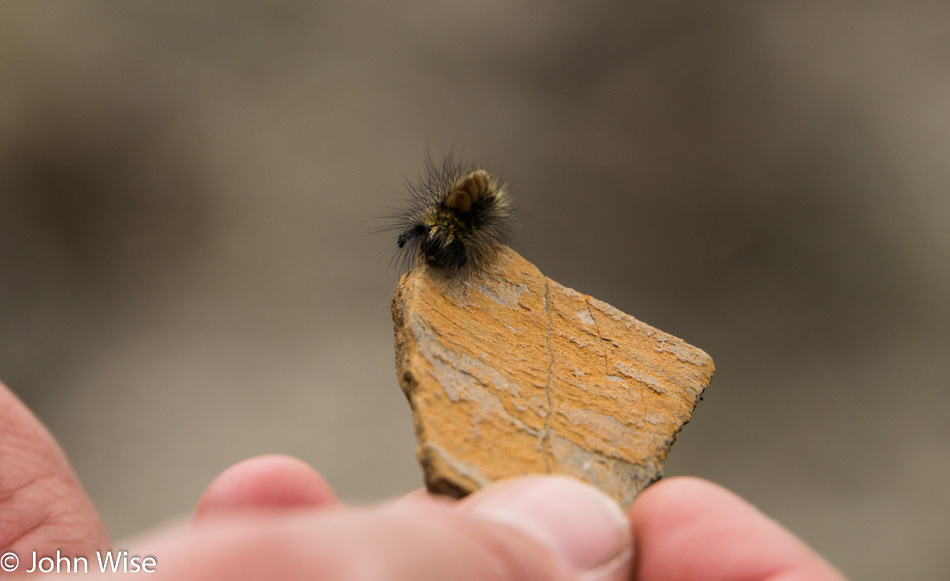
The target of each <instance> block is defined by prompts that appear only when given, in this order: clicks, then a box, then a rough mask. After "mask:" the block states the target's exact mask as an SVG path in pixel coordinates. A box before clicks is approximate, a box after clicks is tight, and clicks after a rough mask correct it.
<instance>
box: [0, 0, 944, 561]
mask: <svg viewBox="0 0 950 581" xmlns="http://www.w3.org/2000/svg"><path fill="white" fill-rule="evenodd" d="M948 25H950V4H947V3H945V2H921V1H917V2H905V3H901V4H899V5H897V4H893V5H887V4H885V3H848V2H799V3H784V2H756V3H753V2H748V3H738V2H732V3H711V4H710V3H699V2H692V3H690V2H665V3H647V2H630V1H627V0H623V1H620V0H603V1H596V0H595V1H593V2H585V3H572V4H564V3H546V2H527V1H521V2H497V1H496V2H481V3H453V4H443V3H426V2H416V3H401V2H379V1H377V2H349V3H346V4H345V5H344V4H343V3H335V4H318V3H311V2H303V1H300V2H271V3H260V4H258V5H255V6H242V7H239V6H238V5H235V4H231V3H215V2H197V3H195V2H177V3H157V2H152V3H127V2H118V1H116V2H19V3H14V2H5V3H3V4H2V5H0V378H2V380H3V381H4V382H6V383H7V384H8V385H9V386H10V387H11V388H12V389H13V390H14V391H15V392H16V393H18V394H19V395H20V397H22V398H23V399H24V400H25V401H26V402H27V403H28V404H29V405H30V406H32V407H33V409H35V410H36V412H37V414H38V415H39V416H40V417H41V418H42V419H43V420H44V421H45V422H46V423H47V424H48V425H49V427H50V429H51V430H52V431H53V433H54V434H55V435H56V436H57V437H58V438H59V440H60V441H61V442H62V444H63V446H64V447H65V449H66V452H67V453H68V455H69V456H70V458H71V459H72V461H73V464H74V465H75V467H76V470H77V471H78V473H79V475H80V477H81V479H82V480H83V482H84V483H85V485H86V487H87V488H88V490H89V493H90V495H91V496H92V498H93V500H94V501H95V503H96V504H97V505H98V507H99V509H100V511H101V513H102V515H103V518H104V519H105V521H106V524H107V525H108V527H109V528H110V530H111V532H112V533H113V535H115V536H116V537H121V536H123V535H127V534H130V533H133V532H135V531H137V530H140V529H142V528H144V527H148V526H150V525H153V524H155V523H157V522H160V521H162V520H164V519H167V518H169V517H171V516H174V515H177V514H180V513H183V512H186V511H189V510H190V509H191V508H192V507H193V505H194V503H195V501H196V500H197V498H198V496H199V494H200V493H201V491H202V489H203V487H204V486H205V485H206V484H207V483H208V482H209V481H210V480H211V479H212V478H213V477H214V476H215V475H216V474H217V473H219V472H220V471H221V470H222V469H224V468H225V467H227V466H228V465H230V464H231V463H234V462H236V461H238V460H241V459H244V458H247V457H249V456H252V455H255V454H261V453H267V452H283V453H288V454H294V455H297V456H299V457H301V458H303V459H305V460H306V461H308V462H310V463H312V464H313V465H314V466H316V467H317V468H318V469H320V470H321V471H322V473H323V474H324V475H325V476H326V477H327V478H328V480H329V481H330V482H331V484H333V485H334V486H335V487H336V489H337V490H338V491H339V492H340V494H341V495H342V497H343V498H345V499H347V500H351V501H357V502H359V501H373V500H378V499H382V498H385V497H388V496H392V495H397V494H401V493H404V492H406V491H408V490H411V489H413V488H415V487H417V486H419V485H420V482H421V475H420V471H419V469H418V467H417V466H416V464H415V458H414V444H415V442H414V438H413V434H412V425H411V418H410V413H409V408H408V405H407V404H406V402H405V400H404V398H403V395H402V393H401V392H400V390H399V388H398V385H397V382H396V377H395V373H394V364H393V352H392V327H391V322H390V319H389V310H388V305H389V298H390V295H391V292H392V290H393V288H394V285H395V283H396V280H397V277H398V274H399V273H398V272H396V271H395V270H394V269H392V268H390V267H389V264H388V259H387V258H386V255H385V249H386V248H387V246H388V245H390V244H391V243H392V239H391V237H387V236H380V235H376V234H372V233H371V231H372V230H373V229H374V228H375V227H377V226H379V225H380V222H379V220H378V216H381V215H384V214H386V213H388V212H390V211H391V209H392V208H393V207H398V205H399V203H400V200H401V195H402V192H403V177H404V176H405V177H408V178H412V177H413V176H415V175H416V172H417V171H418V170H419V169H420V168H421V166H422V162H423V159H424V155H425V149H426V147H428V148H429V150H430V151H431V152H433V154H435V155H441V154H442V153H445V152H448V151H451V150H453V149H454V151H455V152H456V153H457V154H461V155H463V156H465V157H466V158H469V159H474V160H480V161H484V162H486V163H487V164H488V165H489V166H490V167H492V168H495V169H497V170H500V171H501V172H502V173H503V175H504V176H505V177H506V178H507V179H508V180H509V181H510V183H511V184H512V187H513V189H514V191H515V192H516V195H517V196H518V197H519V200H520V201H521V205H522V206H524V207H525V212H524V215H525V218H524V219H523V220H522V223H521V228H520V233H519V235H518V239H517V243H516V244H515V245H514V246H515V248H516V249H517V250H518V251H519V252H521V253H522V254H523V255H524V256H526V257H527V258H528V259H529V260H531V261H533V262H535V263H536V264H537V265H538V266H539V267H540V268H541V270H542V271H543V272H544V273H545V274H547V275H549V276H550V277H552V278H553V279H555V280H557V281H559V282H560V283H562V284H564V285H566V286H569V287H573V288H575V289H577V290H580V291H582V292H585V293H588V294H591V295H593V296H595V297H597V298H600V299H603V300H605V301H607V302H609V303H611V304H613V305H614V306H616V307H618V308H620V309H622V310H624V311H626V312H629V313H631V314H633V315H634V316H636V317H638V318H640V319H641V320H644V321H646V322H648V323H650V324H652V325H655V326H657V327H659V328H661V329H663V330H665V331H668V332H671V333H673V334H675V335H678V336H680V337H682V338H684V339H686V340H687V341H689V342H690V343H693V344H694V345H697V346H700V347H702V348H703V349H705V350H706V351H708V352H709V353H710V354H711V355H712V356H713V357H714V358H715V361H716V366H717V369H718V371H717V373H716V377H715V379H714V380H713V383H712V385H711V386H710V388H709V389H708V390H707V394H706V399H705V401H704V402H703V403H701V404H700V406H699V407H698V409H697V411H696V414H695V416H694V420H693V422H692V423H691V424H690V425H689V426H687V427H686V429H685V430H684V431H683V433H682V434H681V435H680V438H679V441H678V442H677V444H676V446H675V448H674V449H673V451H672V454H671V456H670V459H669V462H668V464H667V470H666V473H667V474H668V475H673V474H694V475H698V476H703V477H706V478H710V479H712V480H715V481H717V482H720V483H722V484H724V485H725V486H727V487H729V488H731V489H733V490H735V491H736V492H738V493H739V494H741V495H743V496H745V497H746V498H748V499H749V500H750V501H752V502H753V503H755V504H756V505H758V506H759V507H761V508H762V509H763V510H764V511H766V512H767V513H768V514H770V515H772V516H774V517H775V518H777V519H778V520H780V521H781V522H782V523H784V524H785V525H786V526H788V527H789V528H790V529H791V530H793V531H794V532H796V533H797V534H799V535H801V536H802V537H803V538H804V539H805V540H807V541H808V542H809V543H811V544H812V545H813V546H814V547H816V548H817V549H818V550H819V551H821V552H822V553H823V554H825V555H826V556H827V557H828V558H829V559H830V560H831V561H832V562H834V563H835V564H836V565H837V566H838V567H840V568H841V569H842V571H843V572H845V573H846V574H847V575H849V576H852V577H854V578H856V579H859V578H860V579H881V580H883V579H896V578H900V579H933V578H937V577H942V576H943V575H945V574H946V571H947V570H950V553H948V552H947V551H946V547H947V545H948V543H950V498H948V496H947V494H946V491H945V489H946V482H947V477H948V475H950V427H948V423H947V421H946V420H945V416H946V414H947V410H948V406H950V394H948V381H947V377H948V375H950V362H948V359H950V358H948V357H947V351H948V345H950V301H948V299H947V296H948V291H950V228H948V224H947V222H948V218H950V196H948V194H947V189H948V185H950V163H948V159H950V66H948V64H950V35H948V34H947V30H948Z"/></svg>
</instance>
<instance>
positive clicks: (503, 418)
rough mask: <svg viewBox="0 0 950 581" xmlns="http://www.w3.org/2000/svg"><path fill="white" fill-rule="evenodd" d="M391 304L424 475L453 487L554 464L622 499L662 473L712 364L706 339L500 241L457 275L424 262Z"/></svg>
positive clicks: (462, 490) (435, 485)
mask: <svg viewBox="0 0 950 581" xmlns="http://www.w3.org/2000/svg"><path fill="white" fill-rule="evenodd" d="M392 314H393V324H394V327H395V335H396V368H397V372H398V375H399V383H400V385H401V386H402V389H403V391H404V392H405V394H406V396H407V397H408V399H409V404H410V406H411V407H412V411H413V418H414V421H415V427H416V436H417V438H418V442H419V447H418V457H419V462H420V463H421V464H422V467H423V470H424V472H425V480H426V485H427V487H428V488H429V490H430V491H432V492H436V493H441V494H448V495H451V496H456V497H461V496H464V495H465V494H468V493H470V492H473V491H475V490H477V489H479V488H481V487H483V486H485V485H487V484H489V483H490V482H493V481H495V480H498V479H501V478H505V477H508V476H517V475H522V474H530V473H561V474H568V475H571V476H574V477H577V478H580V479H581V480H584V481H587V482H590V483H591V484H593V485H595V486H597V487H598V488H600V489H601V490H603V491H604V492H606V493H607V494H608V495H610V496H611V497H613V498H614V499H616V500H617V502H618V503H620V504H621V505H622V506H629V504H630V503H631V502H632V501H633V499H634V497H635V496H636V495H637V493H639V492H640V491H641V490H643V488H645V487H646V486H647V485H648V484H650V483H651V482H653V481H654V480H656V479H657V478H659V477H660V475H661V469H662V466H663V461H664V460H665V459H666V456H667V453H668V452H669V450H670V446H672V445H673V441H674V440H675V439H676V435H677V433H678V432H679V431H680V429H681V428H682V427H683V425H684V424H686V422H688V421H689V418H690V416H691V414H692V412H693V408H694V407H695V406H696V403H697V402H698V401H699V400H700V397H701V395H702V393H703V390H704V389H705V388H706V386H707V385H708V384H709V381H710V380H711V379H712V375H713V362H712V359H711V358H710V357H709V355H707V354H706V353H705V352H704V351H702V350H700V349H697V348H696V347H693V346H691V345H689V344H687V343H686V342H684V341H683V340H681V339H678V338H676V337H673V336H672V335H669V334H667V333H664V332H663V331H660V330H658V329H655V328H653V327H651V326H649V325H647V324H645V323H642V322H640V321H638V320H637V319H635V318H633V317H631V316H630V315H627V314H625V313H622V312H620V311H619V310H617V309H615V308H614V307H612V306H610V305H608V304H606V303H604V302H601V301H598V300H597V299H594V298H591V297H589V296H587V295H584V294H581V293H579V292H577V291H574V290H572V289H569V288H566V287H564V286H561V285H560V284H558V283H556V282H554V281H553V280H551V279H549V278H547V277H545V276H544V275H542V274H541V272H540V271H539V270H538V269H537V268H536V267H535V266H534V265H533V264H531V263H530V262H528V261H526V260H525V259H524V258H522V257H521V256H519V255H518V254H517V253H515V252H514V251H513V250H511V249H508V248H504V249H503V250H502V251H501V253H500V254H499V256H498V259H497V260H496V261H495V262H494V263H493V265H492V266H491V267H490V268H489V269H488V270H487V271H485V272H482V273H479V274H476V275H472V276H470V277H467V278H462V279H459V278H457V277H456V278H448V277H447V276H446V275H445V274H444V273H442V272H441V271H439V270H437V269H433V268H431V267H428V266H426V265H425V264H420V265H419V266H417V267H416V268H414V269H413V270H412V271H410V272H409V273H407V274H406V275H404V276H403V278H402V280H401V281H400V283H399V287H398V289H397V290H396V295H395V297H394V298H393V305H392Z"/></svg>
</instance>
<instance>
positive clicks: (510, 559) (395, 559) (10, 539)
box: [0, 384, 842, 581]
mask: <svg viewBox="0 0 950 581" xmlns="http://www.w3.org/2000/svg"><path fill="white" fill-rule="evenodd" d="M628 515H629V517H628V516H624V515H623V514H622V513H621V512H620V511H619V509H617V508H616V507H615V506H614V505H613V504H612V503H611V502H610V501H608V500H607V499H606V497H604V496H602V495H601V494H600V493H599V492H597V491H595V490H594V489H593V488H591V487H589V486H586V485H583V484H580V483H578V482H576V481H573V480H571V479H568V478H564V477H549V476H548V477H541V476H539V477H529V478H524V479H514V480H510V481H505V482H501V483H498V484H495V485H492V486H489V487H488V488H486V489H484V490H482V491H480V492H478V493H476V494H473V495H471V496H470V497H468V498H467V499H465V500H463V501H459V502H455V501H448V500H444V499H439V498H433V497H430V496H429V495H427V494H425V493H424V492H422V491H418V492H416V493H413V494H411V495H409V496H407V497H404V498H403V499H400V500H397V501H394V502H390V503H386V504H381V505H378V506H375V507H367V508H346V507H344V506H342V505H341V504H340V502H339V501H338V500H337V498H336V496H335V495H334V494H333V492H332V491H331V489H330V487H329V486H328V485H327V484H326V482H325V481H324V480H323V479H322V478H321V477H320V476H319V474H317V473H316V472H315V471H313V470H312V469H311V468H309V467H308V466H306V465H305V464H303V463H302V462H300V461H299V460H294V459H292V458H287V457H283V456H266V457H259V458H253V459H251V460H247V461H245V462H242V463H240V464H237V465H236V466H233V467H232V468H230V469H228V470H226V471H225V472H224V473H223V474H221V475H220V476H219V477H218V478H217V479H216V480H215V481H214V482H212V484H211V485H210V486H209V487H208V489H207V490H206V491H205V493H204V495H203V496H202V498H201V500H200V501H199V503H198V507H197V509H196V511H195V516H194V522H193V523H192V525H191V526H183V527H178V528H176V529H174V530H171V531H167V532H165V533H163V534H162V535H161V536H160V537H159V538H156V539H153V540H152V541H150V542H148V543H147V544H146V545H145V546H143V547H138V548H135V550H133V551H132V553H135V554H138V555H153V556H155V558H156V561H157V567H156V569H157V572H156V573H154V574H150V575H149V577H153V578H158V579H175V580H182V581H188V580H194V581H198V580H202V581H205V580H210V579H229V580H237V581H240V580H242V579H260V578H267V579H283V580H286V581H292V580H294V579H298V578H299V579H332V580H340V581H351V580H361V579H372V580H379V581H402V580H409V579H412V580H419V581H427V580H436V579H453V580H455V579H461V580H464V579H479V580H482V579H495V580H499V581H504V580H509V579H511V580H531V579H539V580H540V579H553V580H565V581H567V580H574V579H584V580H603V581H614V580H616V581H620V580H626V579H640V580H653V581H656V580H669V581H673V580H680V579H683V580H685V579H706V580H712V581H715V580H717V579H723V580H725V579H748V580H766V579H768V580H775V581H777V580H779V579H781V580H783V581H785V580H792V579H810V580H823V579H828V580H831V579H842V577H841V576H840V575H839V574H838V573H837V572H836V571H834V569H833V568H831V567H830V566H829V565H828V564H827V563H825V562H824V561H823V560H822V559H821V558H820V557H819V556H817V555H816V554H815V553H813V552H812V551H811V550H810V549H809V548H808V547H806V546H805V545H804V544H803V543H802V542H801V541H799V540H798V539H796V538H795V537H794V536H792V535H791V534H790V533H788V532H787V531H786V530H784V529H783V528H781V527H780V526H779V525H778V524H776V523H774V522H773V521H771V520H769V519H768V518H767V517H765V516H764V515H762V514H761V513H759V512H758V511H757V510H756V509H754V508H753V507H752V506H751V505H749V504H748V503H746V502H745V501H743V500H741V499H739V498H738V497H736V496H734V495H733V494H731V493H729V492H727V491H725V490H724V489H722V488H720V487H718V486H716V485H714V484H711V483H708V482H705V481H702V480H699V479H693V478H672V479H668V480H664V481H661V482H659V483H657V484H654V485H653V486H651V487H650V488H649V489H647V490H646V491H645V492H644V493H642V494H641V495H640V497H639V498H638V499H637V501H636V502H635V503H634V505H633V507H632V508H631V510H630V511H629V513H628ZM631 537H632V538H633V539H635V541H631ZM109 547H110V544H109V540H108V538H107V536H106V533H105V529H104V527H103V526H102V523H101V522H100V520H99V518H98V516H97V515H96V513H95V511H94V509H93V507H92V504H91V503H90V502H89V500H88V498H87V497H86V495H85V493H84V491H83V490H82V487H81V485H80V484H79V482H78V481H77V480H76V478H75V476H74V475H73V473H72V470H71V469H70V468H69V465H68V463H67V462H66V460H65V458H64V456H63V454H62V452H61V451H60V450H59V448H58V446H57V445H56V443H55V441H53V439H52V438H51V437H50V436H49V434H48V433H47V432H46V430H45V429H44V428H43V427H42V425H40V423H39V422H38V421H37V420H36V419H35V418H34V417H33V416H32V414H30V412H29V411H28V410H27V409H26V408H25V407H24V406H23V405H22V404H21V403H20V402H19V401H18V400H17V399H16V398H15V397H14V396H13V395H12V394H11V393H10V392H9V391H7V390H6V388H5V387H3V386H2V384H0V552H3V553H6V552H7V551H14V552H16V553H17V554H19V555H21V556H23V557H24V559H23V560H28V559H26V556H28V555H30V554H31V553H32V551H37V552H38V553H39V554H40V555H44V554H55V552H56V551H57V550H60V551H61V552H62V554H65V555H90V556H91V555H92V554H94V553H95V552H96V551H97V550H106V549H108V548H109ZM123 548H125V547H123ZM90 563H93V564H94V563H95V560H94V558H92V557H90ZM23 566H24V567H28V566H29V563H23ZM93 569H95V567H94V566H90V571H91V570H93ZM22 571H23V569H21V570H20V572H21V573H22ZM141 574H142V573H138V574H128V575H127V576H126V577H127V578H129V579H134V578H138V576H140V575H141ZM111 576H112V577H113V578H115V577H116V575H114V574H113V575H111ZM24 577H28V576H27V575H24ZM118 578H120V579H121V578H125V577H124V576H122V575H119V576H118Z"/></svg>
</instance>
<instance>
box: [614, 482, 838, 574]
mask: <svg viewBox="0 0 950 581" xmlns="http://www.w3.org/2000/svg"><path fill="white" fill-rule="evenodd" d="M629 514H630V520H631V522H632V524H633V534H634V539H635V543H636V555H637V557H636V564H635V570H636V572H637V575H638V577H637V578H638V579H640V578H642V579H669V580H676V579H693V578H705V579H708V580H710V581H715V580H719V579H722V580H725V579H737V578H742V579H766V578H771V577H770V576H773V575H777V574H779V573H783V574H788V575H789V577H788V578H790V579H791V578H795V579H798V578H801V579H815V580H825V579H827V580H840V579H843V578H842V577H841V576H840V574H839V573H838V572H837V571H835V570H834V568H833V567H832V566H831V565H829V564H828V563H827V562H826V561H825V560H824V559H822V557H821V556H819V555H818V554H817V553H815V552H814V551H813V550H812V549H811V548H810V547H808V546H807V545H806V544H805V543H804V542H803V541H801V540H800V539H798V538H797V537H795V536H794V535H793V534H792V533H790V532H789V531H788V530H787V529H785V528H784V527H782V526H781V525H780V524H778V523H777V522H775V521H774V520H772V519H771V518H769V517H768V516H766V515H765V514H763V513H762V512H760V511H759V510H758V509H757V508H756V507H755V506H753V505H752V504H751V503H749V502H748V501H746V500H744V499H743V498H741V497H739V496H737V495H736V494H734V493H732V492H730V491H729V490H727V489H725V488H723V487H721V486H719V485H717V484H714V483H712V482H709V481H707V480H703V479H701V478H695V477H676V478H669V479H664V480H661V481H659V482H657V483H656V484H654V485H652V486H650V487H649V488H647V489H646V490H645V491H643V492H642V493H640V495H639V496H638V497H637V499H636V500H635V501H634V503H633V506H632V507H631V508H630V512H629Z"/></svg>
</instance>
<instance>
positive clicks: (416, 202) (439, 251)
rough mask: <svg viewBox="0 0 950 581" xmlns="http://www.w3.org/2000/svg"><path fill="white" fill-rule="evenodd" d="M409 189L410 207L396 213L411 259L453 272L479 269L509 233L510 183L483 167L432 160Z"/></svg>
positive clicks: (398, 241) (407, 257) (399, 242)
mask: <svg viewBox="0 0 950 581" xmlns="http://www.w3.org/2000/svg"><path fill="white" fill-rule="evenodd" d="M409 194H410V207H409V208H408V209H407V210H406V211H405V212H403V213H401V214H399V215H398V216H397V217H396V218H397V224H396V228H397V229H398V230H399V237H398V238H397V239H396V245H397V246H398V247H399V249H400V250H401V251H402V252H403V253H405V254H404V259H405V261H406V262H408V263H409V264H413V263H414V262H415V260H417V259H422V260H424V261H425V262H426V264H428V265H430V266H433V267H435V268H439V269H444V270H445V271H447V272H452V273H456V272H461V271H472V270H478V269H481V268H483V267H485V266H486V265H487V264H488V263H489V262H490V261H491V260H492V259H493V258H494V256H495V254H496V253H497V252H498V249H499V248H500V245H501V244H503V243H505V242H507V241H508V240H509V238H510V233H511V229H510V216H511V205H510V202H509V196H508V192H507V189H506V185H505V184H502V183H500V182H499V181H498V180H497V179H496V178H495V177H494V176H492V174H490V173H489V172H488V171H486V170H484V169H480V168H471V167H465V166H463V165H462V164H460V163H457V162H455V161H453V160H452V159H451V158H447V159H446V160H445V161H444V162H442V164H441V165H436V164H434V163H433V162H432V160H431V159H427V160H426V166H425V171H424V172H423V174H422V175H421V176H420V179H419V181H418V183H416V184H409Z"/></svg>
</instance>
